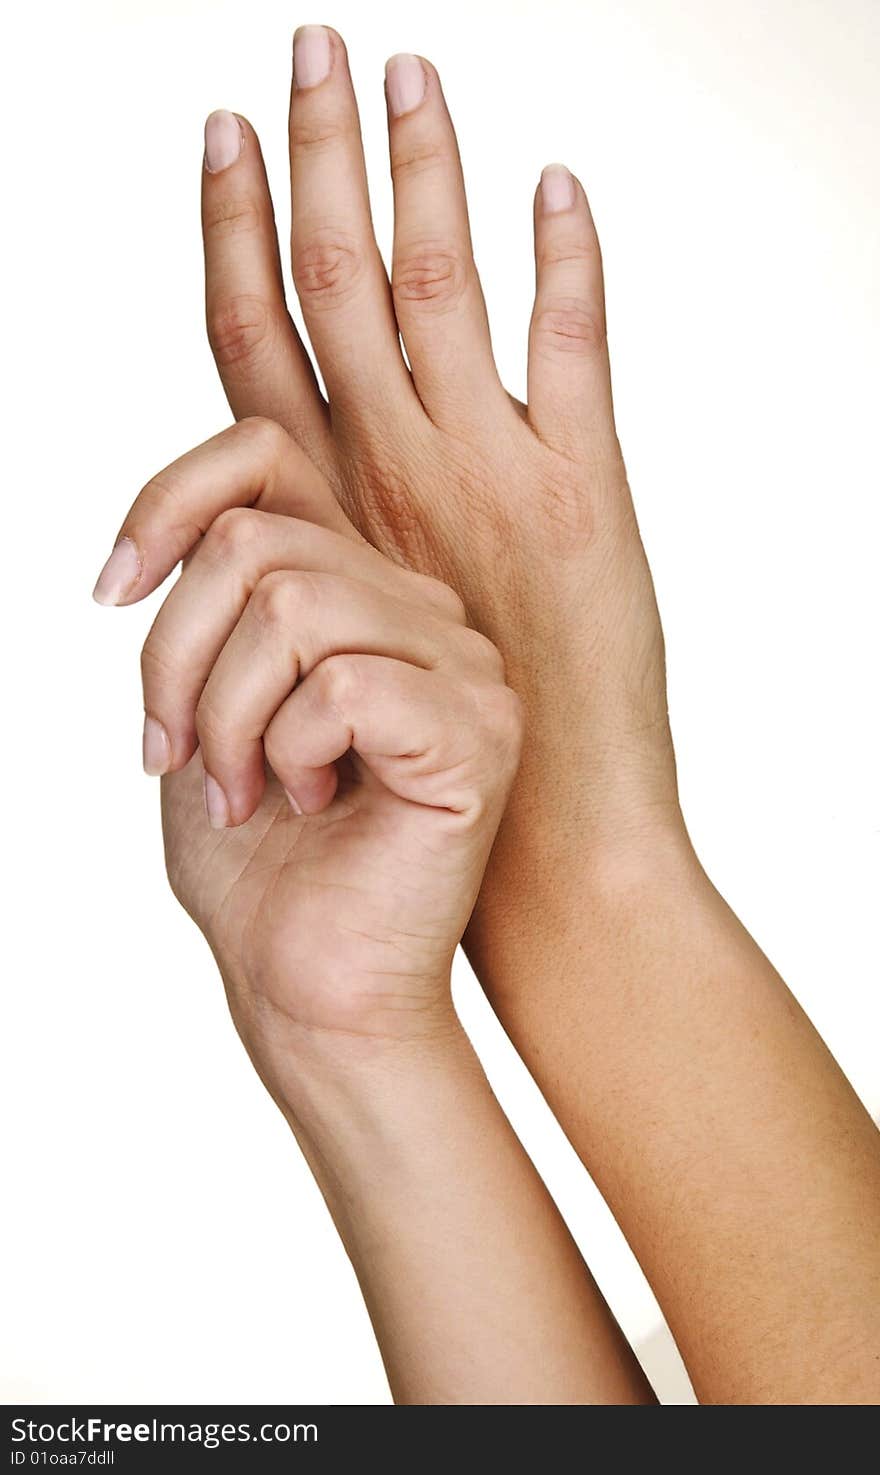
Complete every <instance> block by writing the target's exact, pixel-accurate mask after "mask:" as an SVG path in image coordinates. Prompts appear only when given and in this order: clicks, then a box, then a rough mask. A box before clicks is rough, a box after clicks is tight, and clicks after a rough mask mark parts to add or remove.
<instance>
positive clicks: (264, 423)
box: [231, 415, 289, 462]
mask: <svg viewBox="0 0 880 1475" xmlns="http://www.w3.org/2000/svg"><path fill="white" fill-rule="evenodd" d="M231 434H233V435H235V436H236V437H237V438H238V439H239V440H243V441H247V442H249V443H251V444H253V445H255V446H256V448H257V451H258V453H259V455H260V457H261V458H262V460H264V461H266V462H273V461H276V460H277V459H278V458H279V457H280V456H281V454H282V452H283V451H284V449H285V447H286V446H287V443H288V440H289V436H288V434H287V431H286V430H285V429H284V427H283V426H281V425H279V424H278V421H277V420H270V419H269V417H268V415H245V417H244V419H243V420H239V422H238V424H237V425H234V426H233V427H232V431H231Z"/></svg>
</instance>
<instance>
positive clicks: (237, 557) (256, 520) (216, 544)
mask: <svg viewBox="0 0 880 1475" xmlns="http://www.w3.org/2000/svg"><path fill="white" fill-rule="evenodd" d="M262 518H263V514H261V513H259V512H255V511H254V510H253V509H252V508H250V507H228V508H227V509H226V511H225V512H221V513H220V515H219V517H215V519H214V521H213V522H212V523H211V526H210V527H209V528H208V531H207V533H206V534H205V538H204V542H203V545H202V546H203V547H204V548H206V549H207V550H208V552H209V554H210V556H211V557H212V558H215V559H217V560H218V561H219V562H222V563H238V562H240V561H241V559H242V558H243V557H244V556H245V555H247V554H248V553H249V552H250V551H251V549H252V548H253V547H254V546H255V544H258V543H259V542H260V541H261V540H262V533H263V527H262Z"/></svg>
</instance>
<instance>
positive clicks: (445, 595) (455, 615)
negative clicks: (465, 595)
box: [419, 574, 467, 625]
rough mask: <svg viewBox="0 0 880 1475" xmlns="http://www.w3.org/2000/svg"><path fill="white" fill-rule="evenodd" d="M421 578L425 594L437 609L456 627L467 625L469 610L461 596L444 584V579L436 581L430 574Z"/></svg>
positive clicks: (421, 575) (422, 575)
mask: <svg viewBox="0 0 880 1475" xmlns="http://www.w3.org/2000/svg"><path fill="white" fill-rule="evenodd" d="M419 577H420V579H421V580H422V586H423V589H424V591H425V594H426V595H427V598H428V599H429V600H430V602H431V603H432V604H433V605H434V607H435V609H437V610H438V612H439V613H440V614H442V615H443V616H445V618H446V619H448V620H452V622H453V623H454V624H456V625H464V624H466V622H467V609H466V607H465V602H464V600H463V599H462V597H461V595H460V594H456V592H455V590H454V589H452V588H451V587H450V586H449V584H444V582H443V580H442V579H435V578H433V577H432V576H431V575H430V574H420V575H419Z"/></svg>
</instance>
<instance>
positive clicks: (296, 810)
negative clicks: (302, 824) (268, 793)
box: [284, 789, 302, 814]
mask: <svg viewBox="0 0 880 1475" xmlns="http://www.w3.org/2000/svg"><path fill="white" fill-rule="evenodd" d="M284 792H285V794H286V795H287V802H288V804H289V805H290V807H291V809H292V810H293V812H294V814H302V810H301V809H300V807H299V805H298V804H297V802H296V800H295V799H294V797H293V795H292V794H291V792H290V790H289V789H285V790H284Z"/></svg>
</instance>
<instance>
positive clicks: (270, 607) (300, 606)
mask: <svg viewBox="0 0 880 1475" xmlns="http://www.w3.org/2000/svg"><path fill="white" fill-rule="evenodd" d="M317 596H318V589H317V583H316V579H315V577H314V575H312V574H307V573H300V572H299V571H292V570H289V569H274V570H273V571H272V572H271V573H269V574H264V576H263V578H262V579H260V581H259V583H258V584H257V587H256V588H255V590H254V592H253V594H252V595H251V599H250V606H251V613H252V614H253V616H254V618H255V620H256V621H257V623H258V624H259V625H261V626H263V627H264V628H265V629H266V630H268V631H269V632H272V631H276V630H286V629H287V628H288V627H289V626H290V625H291V624H292V623H293V622H294V621H301V620H302V619H303V618H304V617H305V616H307V615H308V613H309V611H310V610H311V609H312V608H313V607H314V605H315V603H316V601H317Z"/></svg>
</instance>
